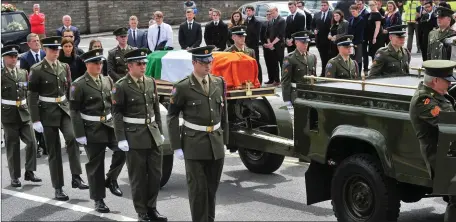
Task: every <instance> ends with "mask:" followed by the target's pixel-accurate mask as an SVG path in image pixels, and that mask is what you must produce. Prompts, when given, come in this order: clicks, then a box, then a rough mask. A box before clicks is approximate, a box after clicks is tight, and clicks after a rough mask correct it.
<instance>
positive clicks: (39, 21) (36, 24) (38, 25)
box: [29, 4, 46, 39]
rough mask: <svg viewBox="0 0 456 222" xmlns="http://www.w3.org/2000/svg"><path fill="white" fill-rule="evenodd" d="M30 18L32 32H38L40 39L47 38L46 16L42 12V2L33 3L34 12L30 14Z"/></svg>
mask: <svg viewBox="0 0 456 222" xmlns="http://www.w3.org/2000/svg"><path fill="white" fill-rule="evenodd" d="M29 20H30V26H31V32H32V33H35V34H37V35H38V36H39V37H40V39H43V38H46V34H45V33H46V28H45V27H44V22H45V16H44V14H43V13H41V12H40V4H34V5H33V14H31V15H30V16H29Z"/></svg>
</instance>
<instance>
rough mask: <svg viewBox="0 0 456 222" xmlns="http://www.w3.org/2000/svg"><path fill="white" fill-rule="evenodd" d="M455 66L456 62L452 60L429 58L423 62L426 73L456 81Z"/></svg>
mask: <svg viewBox="0 0 456 222" xmlns="http://www.w3.org/2000/svg"><path fill="white" fill-rule="evenodd" d="M455 67H456V62H455V61H451V60H427V61H425V62H423V68H424V69H425V70H426V71H425V72H426V75H428V76H433V77H439V78H442V79H445V80H448V81H450V82H456V76H454V74H453V70H454V68H455Z"/></svg>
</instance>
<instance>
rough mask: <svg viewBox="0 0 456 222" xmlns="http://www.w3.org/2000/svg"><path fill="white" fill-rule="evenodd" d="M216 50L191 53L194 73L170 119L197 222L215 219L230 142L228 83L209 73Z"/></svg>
mask: <svg viewBox="0 0 456 222" xmlns="http://www.w3.org/2000/svg"><path fill="white" fill-rule="evenodd" d="M214 48H215V46H212V45H210V46H205V47H199V48H194V49H191V50H189V52H190V53H192V60H193V61H192V63H193V67H194V71H193V73H192V74H191V75H189V76H187V77H186V78H184V79H183V80H181V81H179V82H177V83H176V84H175V85H174V88H173V90H172V95H171V100H170V105H169V109H168V116H167V122H168V129H169V135H170V142H171V147H172V148H173V149H174V150H177V153H181V152H182V150H181V148H182V149H183V153H184V158H185V168H186V172H187V185H188V193H189V194H188V195H189V200H190V210H191V214H192V221H195V222H196V221H197V222H204V221H214V219H215V195H216V192H217V188H218V185H219V183H220V176H221V174H222V170H223V163H224V157H225V150H224V144H226V143H227V141H228V116H227V106H226V97H225V95H226V92H225V82H224V80H223V79H222V78H219V77H215V76H213V75H211V74H210V73H209V71H210V66H211V62H212V59H213V57H212V50H213V49H214ZM181 112H182V113H183V119H184V123H183V129H182V131H181V130H180V129H179V114H180V113H181ZM222 129H223V130H222Z"/></svg>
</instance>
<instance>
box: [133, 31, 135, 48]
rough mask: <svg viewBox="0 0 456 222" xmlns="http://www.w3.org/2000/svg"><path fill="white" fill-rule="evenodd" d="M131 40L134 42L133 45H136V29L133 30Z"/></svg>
mask: <svg viewBox="0 0 456 222" xmlns="http://www.w3.org/2000/svg"><path fill="white" fill-rule="evenodd" d="M133 42H135V45H136V31H135V30H133Z"/></svg>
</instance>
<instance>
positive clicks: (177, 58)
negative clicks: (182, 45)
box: [146, 50, 193, 82]
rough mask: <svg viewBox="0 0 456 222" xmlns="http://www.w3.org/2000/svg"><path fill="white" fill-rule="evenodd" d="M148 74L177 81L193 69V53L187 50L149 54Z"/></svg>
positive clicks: (156, 77)
mask: <svg viewBox="0 0 456 222" xmlns="http://www.w3.org/2000/svg"><path fill="white" fill-rule="evenodd" d="M147 59H148V60H149V62H148V63H147V67H146V76H149V77H153V78H155V79H161V80H166V81H170V82H176V81H179V80H181V79H183V78H184V77H186V76H188V75H190V74H191V73H192V71H193V65H192V54H191V53H189V52H187V51H186V50H176V51H155V52H153V53H151V54H149V55H148V56H147Z"/></svg>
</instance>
